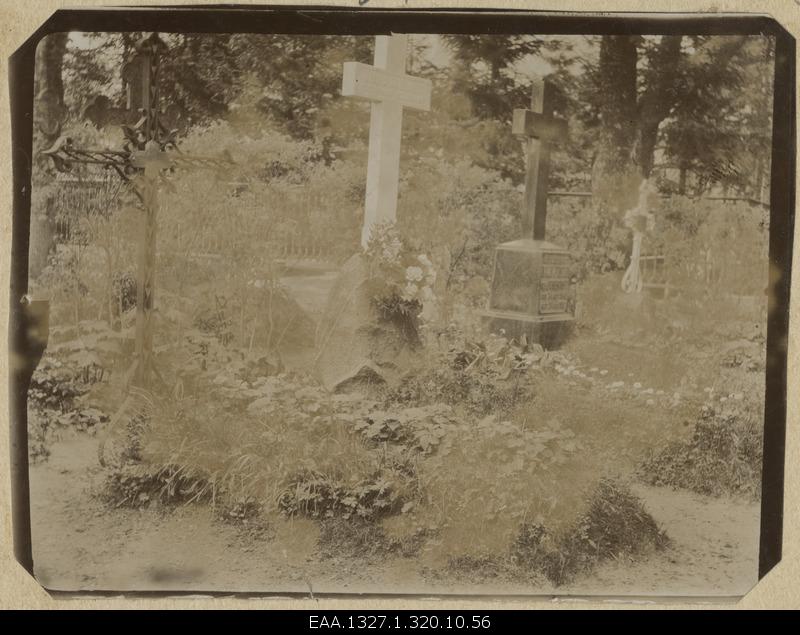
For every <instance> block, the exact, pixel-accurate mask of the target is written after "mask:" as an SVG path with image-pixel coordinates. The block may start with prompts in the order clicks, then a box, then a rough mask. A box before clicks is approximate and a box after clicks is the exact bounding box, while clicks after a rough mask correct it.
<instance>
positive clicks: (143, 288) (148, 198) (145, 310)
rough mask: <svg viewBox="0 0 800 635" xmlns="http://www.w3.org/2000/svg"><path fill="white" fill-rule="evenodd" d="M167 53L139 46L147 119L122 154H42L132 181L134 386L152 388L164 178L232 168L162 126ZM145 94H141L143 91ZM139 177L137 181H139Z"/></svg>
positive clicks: (149, 40)
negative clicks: (137, 215)
mask: <svg viewBox="0 0 800 635" xmlns="http://www.w3.org/2000/svg"><path fill="white" fill-rule="evenodd" d="M165 49H166V44H165V43H164V41H163V40H162V39H161V38H160V37H158V34H157V33H153V34H151V35H149V36H147V37H145V38H144V39H143V40H142V41H141V42H139V44H138V45H137V49H136V50H137V55H136V57H135V59H134V60H133V62H132V64H133V65H134V66H137V67H138V68H136V70H137V71H138V72H136V73H133V76H134V78H135V80H136V81H138V82H141V83H140V86H139V87H138V90H137V87H135V86H131V87H130V88H131V89H132V93H134V94H136V96H137V97H140V100H137V103H138V102H140V103H141V106H142V107H141V108H140V112H141V118H140V119H139V121H138V122H137V123H136V124H135V125H133V126H127V125H123V126H122V131H123V133H124V135H125V142H124V144H123V147H122V149H121V150H105V149H104V150H93V149H87V148H79V147H76V146H75V145H74V144H73V142H72V140H71V139H70V138H69V137H62V138H60V139H58V140H57V141H56V142H55V144H54V145H53V147H51V148H50V149H49V150H46V151H44V152H43V153H42V154H44V155H46V156H48V157H50V159H52V161H53V163H54V164H55V167H56V169H58V170H60V171H68V170H70V169H72V166H73V164H88V165H100V166H103V167H105V168H107V169H113V170H114V171H116V172H117V174H119V176H120V177H121V178H123V179H124V180H125V181H130V182H131V184H132V185H133V190H134V192H135V193H136V195H137V196H138V197H139V200H140V201H141V203H142V209H143V211H144V223H143V226H142V238H141V241H140V244H139V264H138V272H137V280H136V290H137V296H136V342H135V350H136V359H135V361H134V366H133V368H132V369H131V373H132V374H131V382H132V384H133V385H135V386H138V387H140V388H149V387H150V386H151V383H152V376H153V375H154V374H155V375H158V371H157V370H156V368H155V364H154V360H153V300H154V290H155V265H156V228H157V220H158V210H159V201H158V192H159V179H160V177H161V174H162V172H163V171H164V170H167V169H173V168H176V167H178V168H190V169H191V168H194V169H216V168H221V167H231V166H233V165H234V162H233V160H232V159H231V158H230V156H228V155H222V156H220V157H202V156H190V155H185V154H182V153H180V152H178V151H177V146H176V141H175V139H176V135H177V130H168V129H167V128H166V127H165V126H164V124H163V123H162V122H161V112H160V90H159V72H160V66H161V63H160V58H161V55H162V54H163V52H164V50H165ZM139 91H140V92H139ZM135 176H138V177H139V178H136V180H135V181H133V180H132V179H133V177H135Z"/></svg>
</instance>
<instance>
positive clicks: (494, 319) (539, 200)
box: [484, 80, 575, 343]
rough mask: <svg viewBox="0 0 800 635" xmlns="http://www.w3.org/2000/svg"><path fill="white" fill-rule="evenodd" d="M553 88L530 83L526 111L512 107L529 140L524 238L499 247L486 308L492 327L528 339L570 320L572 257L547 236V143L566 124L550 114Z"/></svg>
mask: <svg viewBox="0 0 800 635" xmlns="http://www.w3.org/2000/svg"><path fill="white" fill-rule="evenodd" d="M552 102H553V95H552V86H551V85H550V84H548V83H546V82H544V81H542V80H537V81H535V82H534V83H533V94H532V98H531V108H530V110H523V109H517V110H515V111H514V119H513V127H512V130H513V132H514V134H516V135H519V136H523V137H525V138H526V139H527V172H526V177H525V196H524V208H523V213H522V230H523V237H522V238H520V239H519V240H514V241H510V242H507V243H503V244H501V245H498V247H497V248H496V250H495V259H494V275H493V278H492V289H491V293H490V298H489V307H488V309H487V310H486V311H485V312H484V315H485V316H486V317H488V318H489V319H490V323H491V328H492V330H493V331H499V330H501V329H502V330H503V331H504V332H505V333H506V334H507V335H509V336H510V337H516V338H521V337H522V336H523V335H524V336H525V338H526V339H527V340H528V341H538V342H540V343H541V340H542V339H543V331H544V330H545V329H544V327H543V325H544V324H547V323H561V322H566V321H569V320H572V319H574V317H575V316H574V300H573V294H574V290H573V287H572V285H571V282H570V265H571V258H570V255H569V252H567V250H566V249H563V248H561V247H559V246H558V245H555V244H553V243H550V242H547V241H546V240H545V226H546V220H547V194H548V179H549V173H550V147H551V145H552V144H554V143H558V142H560V141H563V140H565V139H566V136H567V125H566V122H565V121H564V120H563V119H559V118H557V117H554V116H553V110H554V108H553V103H552Z"/></svg>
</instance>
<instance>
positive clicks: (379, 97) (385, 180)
mask: <svg viewBox="0 0 800 635" xmlns="http://www.w3.org/2000/svg"><path fill="white" fill-rule="evenodd" d="M407 40H408V36H407V35H391V36H387V35H379V36H377V37H376V38H375V65H374V66H369V65H368V64H361V63H359V62H345V63H344V72H343V74H342V95H343V96H345V97H359V98H361V99H367V100H369V101H371V102H372V112H371V115H370V123H369V161H368V164H367V192H366V197H365V201H364V224H363V227H362V230H361V244H362V245H363V246H365V247H366V245H367V241H368V240H369V237H370V233H371V232H372V228H373V226H375V225H376V224H378V223H382V222H386V221H390V222H391V221H394V220H395V218H396V216H397V185H398V180H399V178H400V134H401V131H402V126H403V107H404V106H405V107H406V108H412V109H414V110H430V107H431V82H430V81H429V80H427V79H422V78H421V77H412V76H411V75H406V45H407Z"/></svg>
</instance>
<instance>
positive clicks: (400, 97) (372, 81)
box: [342, 62, 431, 110]
mask: <svg viewBox="0 0 800 635" xmlns="http://www.w3.org/2000/svg"><path fill="white" fill-rule="evenodd" d="M342 95H343V96H344V97H360V98H362V99H368V100H370V101H387V102H394V103H398V104H401V105H403V106H405V107H406V108H411V109H413V110H430V109H431V82H430V80H427V79H424V78H422V77H413V76H411V75H406V74H405V73H393V72H390V71H387V70H385V69H382V68H376V67H375V66H370V65H368V64H361V63H360V62H345V63H344V69H343V73H342Z"/></svg>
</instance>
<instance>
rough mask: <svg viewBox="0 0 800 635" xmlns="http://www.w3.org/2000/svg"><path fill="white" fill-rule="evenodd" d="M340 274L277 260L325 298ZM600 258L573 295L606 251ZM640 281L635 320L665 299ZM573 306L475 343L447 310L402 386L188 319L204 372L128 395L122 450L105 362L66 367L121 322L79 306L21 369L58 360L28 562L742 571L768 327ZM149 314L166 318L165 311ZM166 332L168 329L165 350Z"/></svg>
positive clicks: (662, 583) (660, 581) (229, 578)
mask: <svg viewBox="0 0 800 635" xmlns="http://www.w3.org/2000/svg"><path fill="white" fill-rule="evenodd" d="M333 274H334V272H331V271H325V270H319V269H316V270H315V269H314V268H313V267H312V268H310V269H300V270H299V271H296V272H293V273H292V274H291V275H287V276H286V277H284V278H282V282H283V284H284V285H285V287H286V288H290V289H292V295H293V296H294V297H295V298H297V303H298V305H300V306H306V307H308V308H309V311H308V312H307V314H308V315H311V316H312V318H314V319H319V315H318V314H319V306H320V299H321V298H324V297H325V296H326V295H327V294H328V292H329V290H330V288H331V286H332V285H333V281H334V280H335V275H333ZM597 280H599V282H600V284H598V282H597V281H596V282H595V283H594V284H593V285H592V284H588V283H587V284H585V285H583V287H584V288H583V289H582V290H581V289H579V297H584V298H585V299H586V300H590V299H591V297H592V294H593V293H597V292H598V289H599V291H600V292H602V293H607V292H608V290H609V288H611V287H612V286H613V285H614V284H617V283H618V281H619V275H618V274H606V275H603V276H598V277H597ZM592 286H594V287H595V288H594V289H593V288H591V287H592ZM620 295H621V294H620ZM639 302H640V303H641V304H643V305H644V307H641V306H640V309H641V310H640V311H639V312H635V313H633V315H635V316H636V317H635V318H632V319H633V321H634V322H638V323H639V326H640V330H641V327H645V328H646V327H648V326H649V325H648V324H647V323H646V322H645V321H643V320H644V318H643V317H642V315H646V314H647V308H646V307H647V305H648V304H654V303H656V301H654V300H651V299H648V298H646V297H645V298H643V299H640V300H639ZM629 303H630V301H629V300H628V299H627V298H624V297H623V299H622V300H621V306H622V308H623V309H624V310H625V311H626V313H625V314H626V315H630V314H631V312H630V311H629V309H630V306H629ZM313 307H317V314H314V312H313V311H311V309H312V308H313ZM582 308H583V311H580V312H579V315H581V314H583V319H579V320H578V321H577V323H576V324H575V325H574V327H573V328H572V330H571V333H570V336H569V337H568V339H567V341H566V342H565V344H564V345H563V347H562V348H561V349H560V350H557V351H548V352H545V351H543V350H541V349H539V348H538V347H532V348H531V349H530V350H529V351H528V352H524V351H522V350H521V349H520V348H518V347H516V346H514V345H513V344H511V345H509V343H508V342H506V341H505V340H504V339H503V338H501V337H494V336H489V335H487V334H484V335H483V340H482V342H481V346H482V347H483V350H482V351H481V352H480V353H476V350H477V349H476V348H474V346H470V345H468V341H467V340H468V338H464V337H463V333H459V334H458V335H457V336H456V338H455V340H448V341H447V343H446V344H441V343H440V344H437V345H432V344H431V345H429V347H428V348H427V349H426V351H425V353H424V354H423V355H422V357H421V359H418V360H417V364H418V365H417V366H415V367H414V368H413V370H409V372H408V373H407V375H406V376H405V377H404V379H403V380H401V381H400V382H399V383H397V384H395V385H394V387H392V388H386V387H378V386H374V385H370V384H365V385H361V386H359V387H357V388H350V389H348V390H347V391H344V392H337V393H330V392H328V391H327V390H325V389H324V388H322V387H321V386H320V385H319V384H318V383H317V382H316V381H315V380H314V379H313V378H311V377H310V376H309V375H308V374H307V373H306V372H304V371H303V370H302V369H303V367H304V366H307V365H308V364H309V360H310V359H311V358H312V357H313V347H311V346H309V344H308V343H304V342H296V343H293V344H291V345H289V346H287V347H284V350H285V354H284V355H283V356H282V359H281V362H280V365H278V364H277V362H275V361H274V360H271V358H270V359H263V358H260V359H259V357H258V356H257V355H256V356H253V355H251V356H250V358H249V360H248V362H244V363H242V362H240V363H239V364H238V365H236V364H232V363H231V362H232V360H233V359H234V358H236V357H237V354H236V353H237V352H238V353H239V355H238V357H239V358H240V359H242V358H244V357H245V356H244V355H242V351H236V346H234V345H228V346H225V345H222V344H221V341H225V340H226V338H225V337H222V338H221V339H220V338H219V337H218V334H215V333H214V328H213V325H212V327H210V328H208V329H207V330H208V331H209V332H206V333H202V332H198V331H199V329H197V330H196V331H194V332H191V333H189V335H188V336H186V335H185V336H184V341H185V342H188V341H190V340H192V338H198V337H199V338H201V339H202V340H203V343H204V344H205V345H206V348H207V349H208V350H206V351H205V353H203V350H204V349H203V347H202V346H200V347H197V342H195V346H196V348H195V351H196V353H195V355H194V356H195V357H197V356H199V357H201V358H204V359H205V369H204V370H202V369H201V368H200V367H198V369H197V373H195V374H196V376H197V378H198V379H195V381H196V382H198V383H196V385H195V386H194V388H192V389H190V387H189V386H188V384H187V385H185V386H184V391H185V394H184V395H183V396H182V397H180V398H177V399H174V398H173V399H172V400H171V401H169V402H168V401H167V400H165V401H164V402H163V403H159V404H158V406H157V407H156V408H154V409H152V410H149V411H148V407H150V408H152V405H149V406H148V404H140V405H139V406H138V407H139V408H140V409H141V410H140V414H141V415H142V417H143V418H144V417H146V418H148V419H149V422H148V424H147V431H146V432H145V433H144V435H143V436H141V437H136V435H135V434H130V435H129V436H126V435H123V436H126V438H125V439H123V443H122V445H123V446H125V448H124V449H123V450H122V452H123V453H127V458H126V459H125V460H124V461H122V462H118V463H116V464H115V463H113V462H112V461H111V460H109V457H111V456H112V455H113V453H112V451H111V450H109V448H108V447H106V448H105V449H104V452H105V454H106V466H102V465H100V464H99V463H98V460H97V456H98V446H99V445H100V443H99V441H100V439H103V438H107V437H106V436H104V435H107V433H106V432H105V428H106V427H107V425H108V423H107V419H108V418H109V417H111V416H112V415H113V414H114V413H113V412H110V411H109V409H106V410H104V409H103V408H102V407H93V406H91V405H90V404H94V405H95V406H96V405H97V404H101V403H114V401H113V399H111V400H109V397H108V391H109V390H110V388H111V386H112V385H113V382H109V381H108V380H107V379H106V380H105V381H103V380H102V379H101V380H98V379H97V377H95V376H94V375H92V376H89V373H88V371H87V373H86V376H85V377H81V376H78V377H75V376H74V375H72V374H71V373H73V371H74V368H70V367H71V366H73V367H74V365H75V364H76V363H81V361H83V362H85V361H86V354H87V351H86V350H85V349H84V346H85V343H86V342H91V343H93V344H94V345H95V346H96V350H95V351H92V352H91V353H90V357H91V361H92V363H91V364H89V366H91V368H92V370H93V372H94V371H96V366H95V365H94V364H95V363H96V362H100V361H101V358H102V360H103V363H104V364H108V363H109V362H108V360H109V359H111V358H112V357H113V355H109V353H108V351H110V350H112V349H113V347H112V346H109V342H111V341H113V333H112V332H111V331H109V329H108V328H107V327H105V326H104V325H103V324H101V323H97V322H87V323H84V324H83V325H82V331H83V334H82V335H81V337H80V338H79V340H78V341H80V342H81V345H80V346H76V340H74V339H70V337H69V333H70V329H69V328H66V329H64V333H65V334H64V335H59V330H58V329H55V333H54V336H55V337H54V341H52V342H51V344H52V345H51V347H50V350H49V351H48V352H47V353H46V355H45V359H44V360H43V364H42V365H41V366H40V369H39V370H38V371H37V377H38V378H39V383H36V384H35V386H37V387H39V388H40V389H46V388H47V385H46V384H47V380H46V379H45V378H52V377H56V376H57V377H60V378H62V389H61V390H62V392H63V393H64V395H65V396H66V400H63V401H59V402H58V405H56V403H55V402H54V403H50V404H48V403H47V397H46V396H45V395H40V394H39V393H36V392H35V390H34V393H32V394H33V395H34V398H33V399H32V404H31V407H30V409H29V410H30V417H31V421H30V424H29V426H30V428H31V431H32V435H33V439H32V440H33V441H34V444H33V452H34V455H33V457H32V458H33V459H34V465H33V467H32V469H31V488H32V496H31V498H32V501H33V507H32V514H33V527H34V534H33V544H34V559H35V563H36V574H37V577H38V578H39V579H40V581H41V582H42V583H43V584H44V585H45V586H47V587H48V588H53V589H74V588H83V589H92V588H95V589H103V588H113V589H154V588H165V589H197V590H204V589H205V590H208V589H220V590H249V591H252V590H261V591H284V592H300V593H305V592H308V593H323V592H337V591H342V590H347V591H353V592H367V593H368V592H393V591H405V592H414V591H415V590H416V591H420V592H423V591H424V592H426V593H433V592H439V593H475V592H478V593H520V594H526V593H528V594H530V593H554V592H555V593H587V594H614V593H620V594H630V593H636V594H647V593H648V592H650V593H661V594H675V595H687V594H688V595H699V596H703V595H735V594H737V593H743V592H745V591H746V590H747V589H748V588H749V587H750V586H751V585H752V584H753V583H754V582H755V579H756V572H757V554H758V526H759V505H758V479H759V476H758V475H759V474H760V450H759V444H760V435H761V430H760V421H761V418H760V417H761V415H760V411H759V407H760V406H759V404H760V403H762V402H761V399H762V397H761V395H763V386H762V379H763V361H762V360H761V358H763V355H761V352H762V351H763V348H762V346H763V342H761V341H760V340H759V338H758V337H757V336H756V337H755V338H753V339H752V340H751V339H739V340H733V341H728V342H727V343H726V344H725V345H720V343H719V342H711V341H708V340H706V341H705V342H704V343H702V340H701V338H695V339H691V334H689V333H686V332H680V333H679V334H678V335H677V336H674V337H675V339H674V340H672V341H669V342H667V341H666V340H665V342H664V344H663V345H662V346H658V347H655V346H653V345H652V343H651V342H647V339H646V338H644V341H643V342H642V341H639V340H640V339H642V338H641V337H631V336H629V335H625V334H626V333H631V332H637V331H636V329H635V328H632V327H631V325H630V324H629V323H624V320H623V319H622V318H621V317H620V316H619V315H617V316H616V318H615V319H611V320H609V318H608V317H607V316H606V317H601V316H600V315H598V311H596V310H595V311H592V310H591V309H590V308H588V307H582ZM618 308H619V307H618ZM606 311H609V309H608V308H606ZM163 314H169V311H168V310H164V311H163ZM173 315H174V314H173ZM603 325H605V326H603ZM159 330H160V331H163V332H164V336H163V339H160V341H161V342H167V341H169V340H170V339H172V338H173V337H175V333H174V331H173V332H171V330H170V325H169V321H168V320H167V319H164V320H162V321H161V322H160V325H159ZM475 333H476V337H478V335H479V334H480V333H481V331H480V329H478V330H476V331H475ZM51 337H53V336H51ZM445 337H446V336H445V335H441V336H440V338H439V339H440V340H442V341H443V339H444V338H445ZM681 340H683V345H679V342H680V341H681ZM456 344H459V345H456ZM163 346H164V345H163V344H162V347H163ZM168 348H169V347H168ZM176 348H177V347H174V346H173V347H171V348H169V350H170V352H169V353H168V352H167V350H166V349H164V348H162V350H163V351H164V352H162V354H161V358H160V361H159V366H160V367H161V368H162V371H161V372H165V371H166V372H169V369H170V368H172V367H171V366H170V362H169V357H170V355H174V354H175V349H176ZM181 363H183V364H185V361H181ZM270 364H272V365H270ZM515 366H516V370H510V369H513V368H514V367H515ZM110 368H113V365H111V366H110ZM232 369H233V370H232ZM112 374H113V373H112ZM67 376H71V377H72V379H71V380H70V381H68V382H63V379H64V378H65V377H67ZM85 379H86V380H88V381H84V380H85ZM200 382H203V383H202V384H201V383H200ZM70 389H72V390H73V392H74V394H73V395H71V396H69V395H67V393H68V391H69V390H70ZM189 394H190V395H191V396H187V395H189ZM37 397H41V399H39V398H37ZM51 399H52V398H51ZM65 404H72V405H71V406H70V405H67V407H66V408H65V407H64V406H65ZM87 405H89V407H87ZM187 415H188V416H187ZM48 418H49V419H50V420H49V421H45V420H44V419H48ZM136 425H137V419H136V417H132V418H131V420H130V423H129V429H128V432H131V430H132V427H135V426H136ZM131 426H132V427H131ZM134 437H136V439H137V440H136V441H133V439H134ZM37 439H38V440H40V441H41V444H40V445H37V444H36V440H37ZM129 441H130V443H132V444H133V445H132V446H129V445H128V442H129ZM137 443H140V444H141V445H136V444H137ZM106 444H108V441H106ZM133 446H135V447H133ZM603 487H605V488H606V489H605V490H604V489H603ZM541 533H544V535H545V536H546V537H543V536H542V535H540V534H541Z"/></svg>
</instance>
